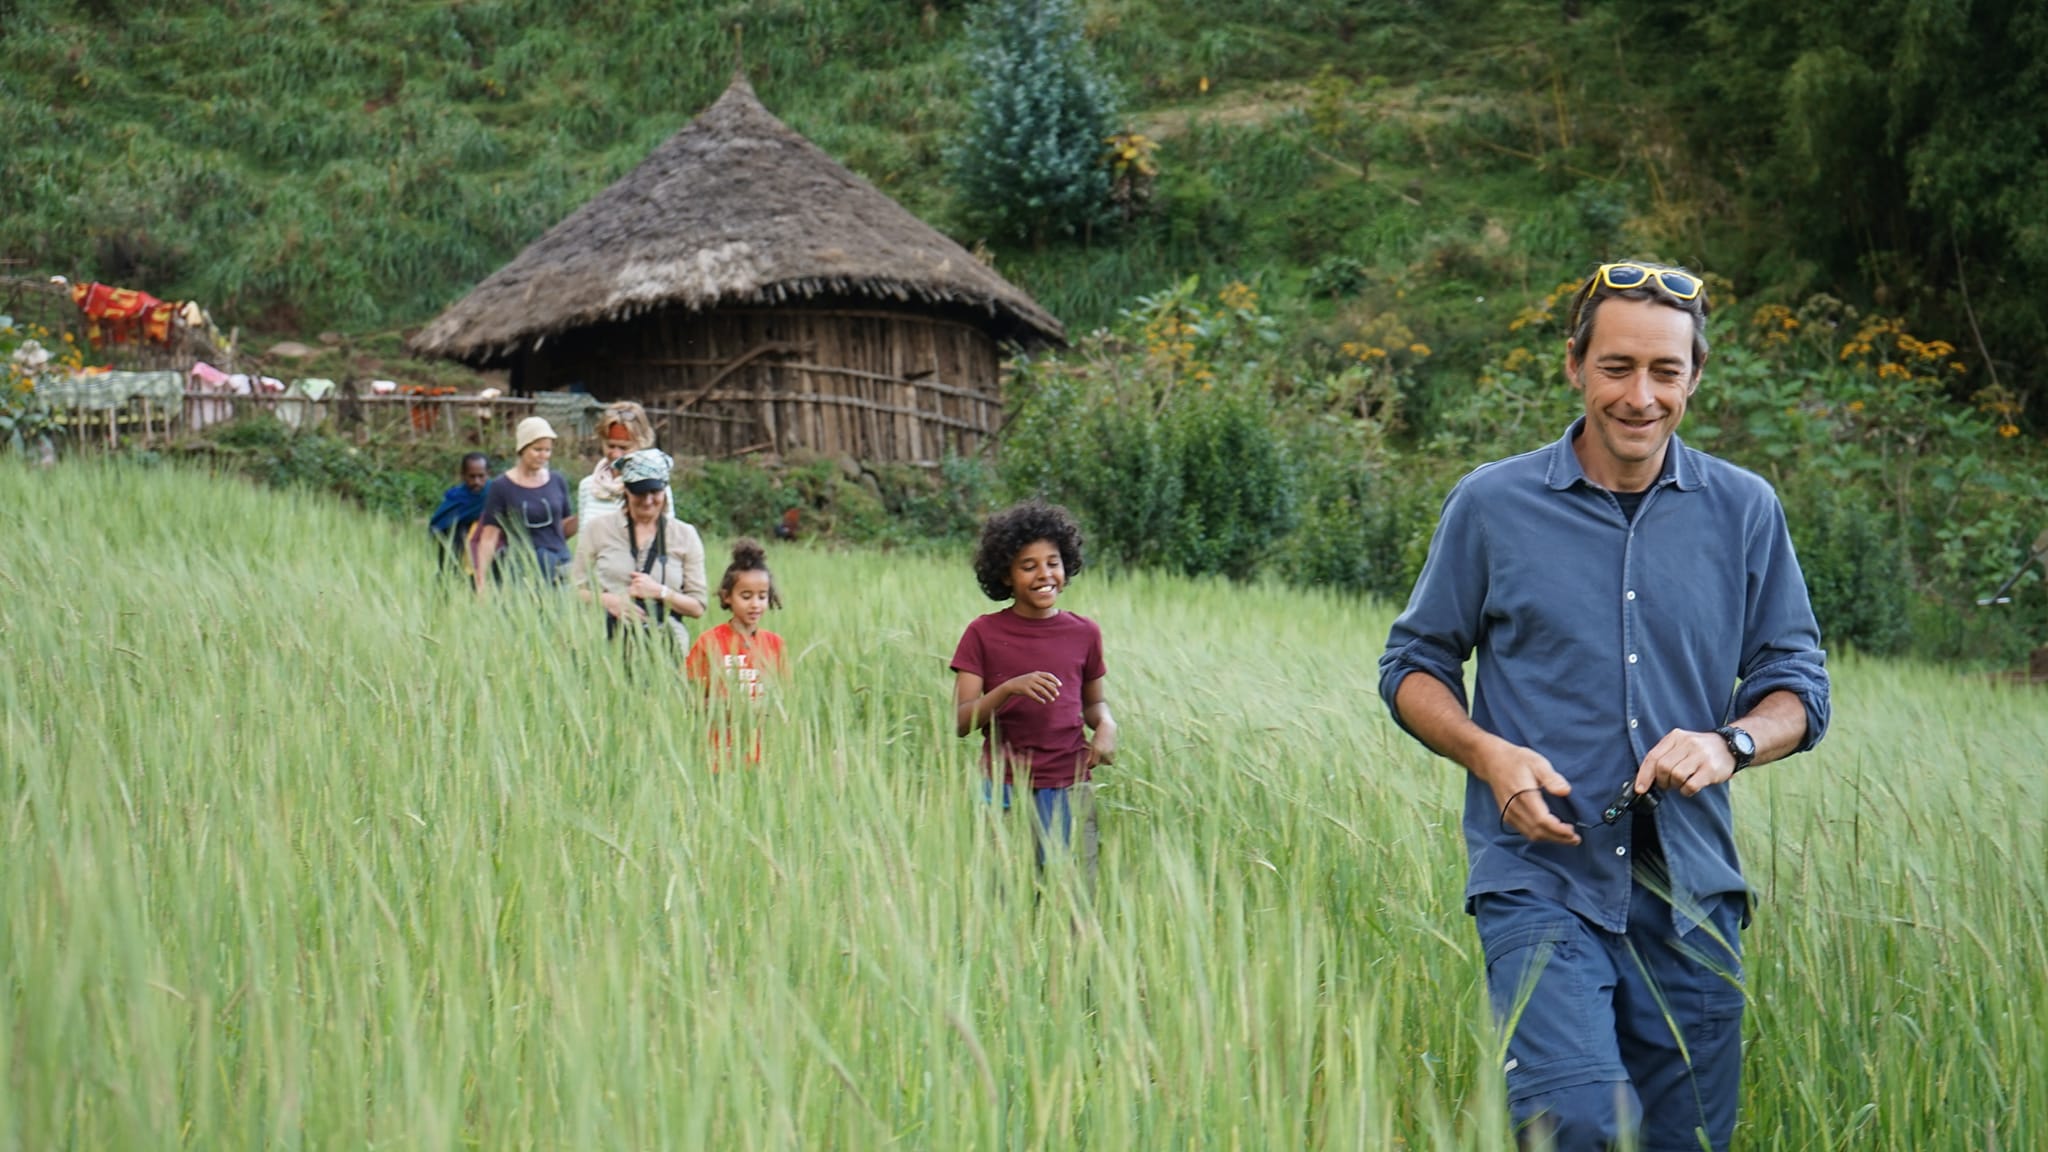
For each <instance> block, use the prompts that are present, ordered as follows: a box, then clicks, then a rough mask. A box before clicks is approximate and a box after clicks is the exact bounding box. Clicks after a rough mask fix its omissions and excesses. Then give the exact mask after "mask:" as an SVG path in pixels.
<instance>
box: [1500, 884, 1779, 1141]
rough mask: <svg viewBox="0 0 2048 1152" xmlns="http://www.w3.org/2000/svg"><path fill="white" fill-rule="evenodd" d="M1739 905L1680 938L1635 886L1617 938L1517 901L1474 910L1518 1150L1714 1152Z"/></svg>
mask: <svg viewBox="0 0 2048 1152" xmlns="http://www.w3.org/2000/svg"><path fill="white" fill-rule="evenodd" d="M1742 911H1743V897H1742V896H1741V895H1740V894H1730V895H1726V896H1723V897H1721V898H1719V899H1718V900H1717V901H1716V902H1715V903H1714V904H1713V906H1712V908H1711V911H1710V914H1709V916H1708V918H1707V922H1706V923H1703V924H1701V925H1700V926H1699V927H1697V928H1694V929H1693V930H1692V931H1691V932H1689V933H1687V934H1686V935H1685V936H1684V937H1683V938H1680V937H1679V936H1678V934H1677V931H1676V928H1675V927H1674V925H1673V923H1672V918H1671V906H1670V904H1669V903H1668V902H1666V901H1665V900H1664V899H1663V898H1662V897H1659V896H1657V895H1656V894H1655V893H1653V892H1652V891H1651V890H1650V889H1648V888H1646V887H1644V885H1643V883H1642V879H1641V877H1640V876H1638V878H1637V880H1636V882H1635V884H1634V885H1633V887H1632V888H1631V890H1630V894H1629V918H1628V931H1627V932H1625V933H1620V934H1617V933H1613V932H1607V931H1604V930H1602V929H1600V928H1597V927H1594V926H1593V925H1592V924H1589V923H1587V922H1586V921H1585V920H1582V919H1580V918H1579V916H1578V915H1576V914H1575V913H1573V912H1571V911H1569V910H1568V909H1566V908H1565V907H1564V906H1563V905H1562V904H1559V903H1556V902H1554V901H1551V900H1548V899H1545V898H1541V897H1537V896H1534V895H1531V894H1530V893H1527V892H1505V893H1492V894H1486V895H1481V896H1478V897H1476V898H1475V899H1474V902H1473V914H1474V916H1475V917H1476V918H1477V920H1478V927H1479V941H1480V944H1481V945H1482V946H1483V948H1484V949H1485V952H1486V991H1487V996H1488V998H1489V1000H1491V1002H1492V1004H1493V1011H1494V1015H1495V1017H1496V1018H1497V1019H1498V1020H1499V1021H1500V1022H1501V1026H1502V1029H1503V1031H1504V1032H1506V1033H1507V1059H1506V1064H1505V1071H1506V1073H1507V1082H1508V1110H1509V1112H1510V1113H1511V1114H1512V1115H1513V1116H1514V1119H1515V1124H1516V1127H1517V1131H1518V1133H1519V1134H1520V1136H1521V1139H1522V1143H1523V1145H1524V1146H1525V1147H1550V1146H1553V1144H1554V1146H1555V1147H1556V1148H1558V1149H1559V1150H1560V1152H1564V1150H1572V1149H1607V1148H1611V1147H1618V1146H1619V1145H1620V1144H1621V1143H1622V1141H1623V1138H1624V1137H1623V1133H1624V1132H1628V1133H1631V1134H1632V1136H1633V1138H1634V1139H1635V1140H1636V1144H1635V1146H1636V1147H1639V1148H1642V1149H1644V1150H1645V1152H1665V1150H1667V1149H1668V1150H1671V1152H1677V1150H1680V1149H1684V1150H1686V1152H1698V1150H1699V1149H1700V1148H1701V1147H1702V1143H1701V1141H1702V1139H1704V1140H1705V1142H1706V1143H1705V1146H1706V1147H1711V1148H1714V1149H1725V1148H1727V1147H1728V1141H1729V1139H1730V1137H1731V1135H1732V1134H1733V1132H1734V1130H1735V1113H1736V1105H1737V1102H1738V1098H1739V1097H1740V1095H1741V1091H1742V1007H1743V991H1742V943H1741V936H1740V932H1741V919H1742Z"/></svg>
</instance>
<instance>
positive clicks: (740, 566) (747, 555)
mask: <svg viewBox="0 0 2048 1152" xmlns="http://www.w3.org/2000/svg"><path fill="white" fill-rule="evenodd" d="M742 572H760V573H764V574H766V575H767V577H768V606H769V607H770V608H780V607H782V594H781V593H780V592H778V591H776V589H775V573H773V572H769V571H768V550H767V549H766V548H763V547H761V542H760V541H759V540H756V539H754V538H753V537H751V536H742V537H740V538H739V539H737V540H735V541H733V542H732V563H730V564H728V565H726V566H725V575H724V576H723V577H721V578H720V579H719V581H718V602H719V603H720V604H723V605H725V606H726V607H727V608H731V607H732V604H731V602H730V601H729V600H727V599H726V598H727V597H729V596H731V595H732V589H733V585H735V584H738V583H739V582H740V573H742Z"/></svg>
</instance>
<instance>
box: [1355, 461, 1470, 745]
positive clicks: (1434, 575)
mask: <svg viewBox="0 0 2048 1152" xmlns="http://www.w3.org/2000/svg"><path fill="white" fill-rule="evenodd" d="M1486 586H1487V562H1486V532H1485V525H1484V523H1483V522H1482V521H1481V519H1480V510H1479V508H1478V507H1477V502H1476V501H1474V500H1472V499H1471V497H1470V496H1469V495H1468V492H1467V488H1466V486H1465V485H1464V484H1463V483H1460V484H1459V486H1458V487H1456V488H1453V489H1452V490H1451V494H1450V495H1449V496H1448V497H1446V498H1445V499H1444V507H1443V514H1442V516H1441V517H1440V518H1439V520H1438V522H1437V529H1436V535H1435V536H1434V537H1432V538H1431V539H1430V542H1429V555H1428V557H1427V558H1426V559H1425V560H1424V561H1423V564H1422V574H1421V575H1420V576H1418V577H1417V578H1416V581H1415V588H1414V590H1413V591H1412V592H1410V593H1409V595H1408V606H1407V607H1406V608H1404V609H1402V611H1401V615H1400V616H1399V617H1397V618H1396V619H1395V620H1394V626H1393V628H1392V629H1391V630H1390V631H1389V632H1388V634H1387V648H1386V651H1385V652H1384V653H1382V654H1381V656H1380V697H1381V698H1382V699H1384V700H1385V701H1386V702H1387V711H1388V712H1389V713H1391V714H1392V715H1393V717H1394V723H1396V724H1399V725H1400V726H1401V730H1402V731H1404V732H1407V733H1408V734H1409V735H1411V736H1413V735H1414V734H1415V733H1414V732H1413V731H1412V730H1410V729H1409V728H1408V725H1407V723H1406V722H1405V721H1403V720H1402V719H1401V710H1400V709H1399V708H1397V707H1395V705H1394V697H1395V694H1396V693H1398V692H1399V691H1400V690H1401V681H1403V680H1405V679H1407V678H1408V675H1409V673H1411V672H1423V673H1427V674H1428V675H1430V676H1432V677H1434V678H1436V679H1437V680H1438V681H1439V682H1441V683H1442V684H1443V686H1444V687H1445V688H1448V689H1450V691H1451V695H1453V696H1455V697H1457V700H1458V704H1459V706H1460V707H1464V708H1466V709H1467V710H1468V711H1469V710H1470V703H1469V701H1467V699H1466V697H1465V661H1466V660H1467V659H1468V658H1469V657H1470V656H1471V655H1472V649H1473V647H1474V646H1475V645H1476V644H1477V643H1478V642H1479V630H1480V624H1481V620H1482V617H1483V614H1484V612H1485V609H1486Z"/></svg>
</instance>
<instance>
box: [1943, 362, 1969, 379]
mask: <svg viewBox="0 0 2048 1152" xmlns="http://www.w3.org/2000/svg"><path fill="white" fill-rule="evenodd" d="M1948 366H1949V370H1950V371H1951V372H1954V373H1955V374H1956V375H1958V376H1961V375H1962V374H1963V373H1965V372H1968V371H1969V370H1970V366H1969V365H1968V364H1965V363H1963V362H1962V361H1961V360H1951V361H1949V362H1948Z"/></svg>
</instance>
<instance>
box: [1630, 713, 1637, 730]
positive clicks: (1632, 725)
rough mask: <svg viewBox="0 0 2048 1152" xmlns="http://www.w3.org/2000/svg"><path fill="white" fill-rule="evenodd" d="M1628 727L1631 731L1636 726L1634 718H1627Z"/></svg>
mask: <svg viewBox="0 0 2048 1152" xmlns="http://www.w3.org/2000/svg"><path fill="white" fill-rule="evenodd" d="M1628 726H1629V728H1630V729H1631V730H1633V729H1634V728H1635V726H1636V718H1635V717H1633V716H1631V717H1629V718H1628Z"/></svg>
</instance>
